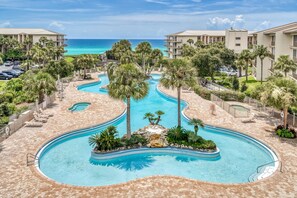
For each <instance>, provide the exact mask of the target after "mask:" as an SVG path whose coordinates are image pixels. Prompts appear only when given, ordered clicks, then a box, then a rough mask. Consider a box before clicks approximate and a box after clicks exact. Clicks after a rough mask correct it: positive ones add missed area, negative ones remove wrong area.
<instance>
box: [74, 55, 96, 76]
mask: <svg viewBox="0 0 297 198" xmlns="http://www.w3.org/2000/svg"><path fill="white" fill-rule="evenodd" d="M73 64H74V67H75V68H76V69H79V70H80V69H83V71H84V78H86V76H87V69H91V68H93V67H94V65H95V59H94V57H93V56H92V55H88V54H84V55H80V56H77V57H76V58H75V60H74V61H73Z"/></svg>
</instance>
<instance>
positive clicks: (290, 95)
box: [260, 77, 297, 127]
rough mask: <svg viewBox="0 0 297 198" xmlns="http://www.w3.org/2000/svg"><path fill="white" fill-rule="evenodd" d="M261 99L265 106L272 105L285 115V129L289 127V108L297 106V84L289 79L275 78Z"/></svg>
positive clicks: (268, 83) (267, 86) (265, 88)
mask: <svg viewBox="0 0 297 198" xmlns="http://www.w3.org/2000/svg"><path fill="white" fill-rule="evenodd" d="M263 90H264V91H263V92H262V93H261V94H260V99H261V101H262V102H263V103H264V104H268V105H272V106H274V107H276V108H278V109H280V110H282V111H283V113H284V123H283V124H284V127H287V117H288V108H289V107H290V106H292V105H295V104H296V101H297V84H296V83H295V81H293V80H290V79H288V78H284V77H283V78H278V77H274V78H272V79H271V80H269V81H268V82H267V83H266V84H265V85H264V87H263Z"/></svg>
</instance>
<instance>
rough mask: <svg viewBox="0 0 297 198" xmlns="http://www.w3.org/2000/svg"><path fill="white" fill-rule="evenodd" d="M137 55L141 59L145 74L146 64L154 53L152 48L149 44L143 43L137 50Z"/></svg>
mask: <svg viewBox="0 0 297 198" xmlns="http://www.w3.org/2000/svg"><path fill="white" fill-rule="evenodd" d="M135 53H136V55H138V56H139V57H140V60H141V67H142V69H143V71H144V72H145V67H146V63H147V62H148V59H149V57H150V56H151V53H152V46H151V44H150V43H149V42H141V43H139V44H138V45H137V46H136V48H135Z"/></svg>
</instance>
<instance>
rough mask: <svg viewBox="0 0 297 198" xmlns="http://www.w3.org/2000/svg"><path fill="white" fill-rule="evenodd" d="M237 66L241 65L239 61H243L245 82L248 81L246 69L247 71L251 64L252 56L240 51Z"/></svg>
mask: <svg viewBox="0 0 297 198" xmlns="http://www.w3.org/2000/svg"><path fill="white" fill-rule="evenodd" d="M238 59H239V62H238V63H239V64H240V65H241V64H242V62H241V61H245V81H246V82H247V81H248V75H249V74H248V69H249V65H250V64H251V62H252V60H253V59H254V54H253V53H252V52H251V51H250V50H248V49H245V50H242V52H241V53H240V54H239V57H238Z"/></svg>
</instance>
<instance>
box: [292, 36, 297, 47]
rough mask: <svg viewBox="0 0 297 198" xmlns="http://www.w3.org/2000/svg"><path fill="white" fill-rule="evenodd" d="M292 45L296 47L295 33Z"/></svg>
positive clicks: (296, 38) (296, 37)
mask: <svg viewBox="0 0 297 198" xmlns="http://www.w3.org/2000/svg"><path fill="white" fill-rule="evenodd" d="M293 46H294V47H297V35H294V36H293Z"/></svg>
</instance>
